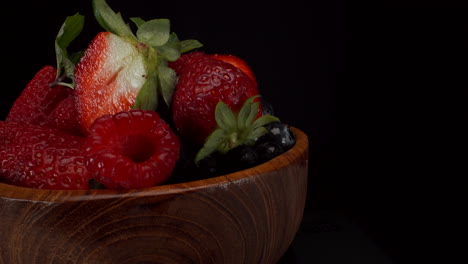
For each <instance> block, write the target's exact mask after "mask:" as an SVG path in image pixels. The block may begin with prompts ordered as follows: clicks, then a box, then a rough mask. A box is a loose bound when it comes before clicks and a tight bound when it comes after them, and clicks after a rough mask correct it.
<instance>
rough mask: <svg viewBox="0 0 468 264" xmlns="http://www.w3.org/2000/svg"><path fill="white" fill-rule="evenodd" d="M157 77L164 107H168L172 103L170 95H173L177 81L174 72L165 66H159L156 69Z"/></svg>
mask: <svg viewBox="0 0 468 264" xmlns="http://www.w3.org/2000/svg"><path fill="white" fill-rule="evenodd" d="M158 77H159V84H160V90H161V95H162V97H163V99H164V102H165V103H166V105H168V106H169V105H170V103H171V101H172V94H173V93H174V88H175V85H176V81H177V75H176V72H175V71H174V70H173V69H172V68H169V67H168V66H167V65H164V64H160V65H159V67H158Z"/></svg>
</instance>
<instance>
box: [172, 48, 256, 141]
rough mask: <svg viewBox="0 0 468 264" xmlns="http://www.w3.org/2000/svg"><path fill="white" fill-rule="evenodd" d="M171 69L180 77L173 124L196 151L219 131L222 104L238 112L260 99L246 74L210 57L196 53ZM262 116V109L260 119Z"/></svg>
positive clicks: (173, 102)
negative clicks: (251, 100)
mask: <svg viewBox="0 0 468 264" xmlns="http://www.w3.org/2000/svg"><path fill="white" fill-rule="evenodd" d="M170 65H171V67H173V68H174V69H175V71H176V72H177V73H178V74H179V80H178V83H177V85H176V90H175V92H174V96H173V99H172V100H173V101H172V111H173V119H174V123H175V126H176V129H177V132H178V135H180V137H181V138H182V139H183V140H184V141H185V142H188V143H190V144H191V145H193V146H195V147H201V146H202V145H203V143H204V141H205V139H206V138H207V136H208V135H209V134H211V132H212V131H213V130H214V129H215V128H216V127H217V124H216V120H215V115H214V113H215V108H216V105H217V104H218V102H219V101H222V102H224V103H225V104H227V105H228V106H229V107H230V108H231V109H232V110H233V111H234V112H237V111H239V110H240V108H241V107H242V105H243V104H244V102H245V101H246V100H247V99H248V98H250V97H252V96H255V95H259V91H258V89H257V84H256V82H255V81H254V80H252V79H251V78H250V77H249V76H248V75H247V74H246V73H244V72H243V71H242V70H241V69H239V68H237V67H235V66H234V65H233V64H231V63H227V62H224V61H222V60H218V59H215V58H214V57H213V56H211V55H206V54H203V53H201V52H193V53H189V54H187V55H182V56H181V58H180V59H179V60H178V61H176V62H175V63H173V64H170ZM261 112H262V110H261V107H260V108H259V111H258V116H260V115H261Z"/></svg>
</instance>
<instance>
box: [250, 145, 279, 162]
mask: <svg viewBox="0 0 468 264" xmlns="http://www.w3.org/2000/svg"><path fill="white" fill-rule="evenodd" d="M255 149H256V152H257V155H258V159H259V162H260V163H264V162H267V161H269V160H271V159H273V158H274V157H276V156H279V155H281V154H283V153H284V152H285V150H284V148H283V147H282V146H281V145H280V144H277V143H276V142H271V141H270V142H263V143H260V144H258V145H256V148H255Z"/></svg>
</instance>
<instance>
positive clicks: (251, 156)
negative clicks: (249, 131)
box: [228, 145, 258, 170]
mask: <svg viewBox="0 0 468 264" xmlns="http://www.w3.org/2000/svg"><path fill="white" fill-rule="evenodd" d="M228 156H230V157H229V160H230V163H231V164H232V165H233V166H235V167H236V169H237V170H243V169H247V168H251V167H253V166H255V165H257V164H258V155H257V152H256V149H255V148H254V147H253V146H247V145H241V146H238V147H236V148H235V149H233V150H231V151H229V153H228Z"/></svg>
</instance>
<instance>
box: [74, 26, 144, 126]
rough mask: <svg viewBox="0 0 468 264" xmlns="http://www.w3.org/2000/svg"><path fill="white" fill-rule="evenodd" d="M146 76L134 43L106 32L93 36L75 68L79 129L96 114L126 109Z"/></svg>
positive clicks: (131, 103)
mask: <svg viewBox="0 0 468 264" xmlns="http://www.w3.org/2000/svg"><path fill="white" fill-rule="evenodd" d="M146 76H147V70H146V69H145V64H144V56H143V55H142V54H141V51H140V50H139V49H138V47H137V46H136V45H133V43H131V42H129V41H127V40H126V39H123V38H121V37H119V36H117V35H114V34H111V33H109V32H101V33H99V34H98V35H96V37H95V38H94V39H93V41H92V42H91V43H90V45H89V47H88V48H87V49H86V52H85V54H84V56H83V57H82V58H81V60H80V62H79V63H78V64H77V65H76V69H75V81H76V86H75V91H76V106H77V108H78V119H79V122H80V124H81V126H82V128H83V130H84V131H87V130H88V129H89V127H90V126H91V124H92V123H93V122H94V120H95V119H97V118H98V117H101V116H103V115H106V114H115V113H117V112H120V111H127V110H130V109H131V108H132V106H133V104H134V103H135V99H136V97H137V95H138V92H139V91H140V89H141V87H142V86H143V84H144V83H145V81H146Z"/></svg>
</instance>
